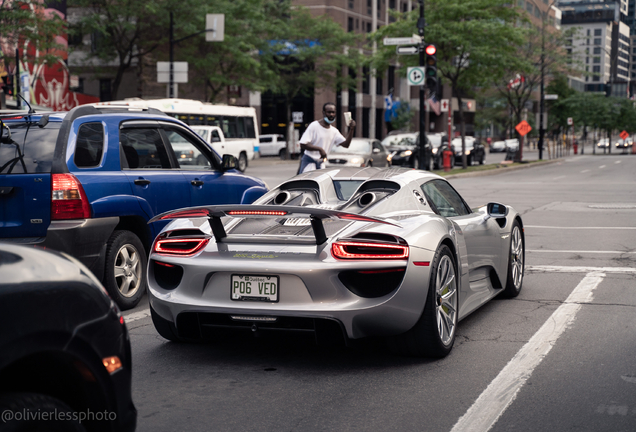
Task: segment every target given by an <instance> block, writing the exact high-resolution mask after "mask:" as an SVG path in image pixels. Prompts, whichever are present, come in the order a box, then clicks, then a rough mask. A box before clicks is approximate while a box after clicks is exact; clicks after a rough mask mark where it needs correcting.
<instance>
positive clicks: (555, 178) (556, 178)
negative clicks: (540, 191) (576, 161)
mask: <svg viewBox="0 0 636 432" xmlns="http://www.w3.org/2000/svg"><path fill="white" fill-rule="evenodd" d="M562 178H565V176H559V177H554V178H553V179H552V180H559V179H562Z"/></svg>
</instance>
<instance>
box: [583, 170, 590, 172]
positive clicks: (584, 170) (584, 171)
mask: <svg viewBox="0 0 636 432" xmlns="http://www.w3.org/2000/svg"><path fill="white" fill-rule="evenodd" d="M589 171H590V170H583V171H581V173H586V172H589Z"/></svg>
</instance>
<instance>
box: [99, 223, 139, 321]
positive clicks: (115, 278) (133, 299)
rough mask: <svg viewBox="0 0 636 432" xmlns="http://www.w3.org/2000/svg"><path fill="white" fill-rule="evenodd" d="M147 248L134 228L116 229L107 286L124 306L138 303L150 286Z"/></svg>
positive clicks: (109, 253) (109, 254)
mask: <svg viewBox="0 0 636 432" xmlns="http://www.w3.org/2000/svg"><path fill="white" fill-rule="evenodd" d="M146 261H147V259H146V250H145V249H144V246H143V244H142V243H141V240H139V238H138V237H137V236H136V235H135V234H133V233H132V232H130V231H115V232H114V233H113V235H112V236H110V239H109V240H108V243H107V246H106V268H105V269H104V287H105V288H106V291H108V293H109V294H110V296H111V297H112V299H113V300H114V301H115V303H117V306H119V308H120V309H121V310H127V309H132V308H134V307H135V306H137V303H139V301H140V300H141V297H142V296H143V295H144V292H145V290H146V273H145V269H146Z"/></svg>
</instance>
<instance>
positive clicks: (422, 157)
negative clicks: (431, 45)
mask: <svg viewBox="0 0 636 432" xmlns="http://www.w3.org/2000/svg"><path fill="white" fill-rule="evenodd" d="M419 2H420V18H419V19H418V20H417V30H418V34H419V36H420V66H421V67H424V65H425V58H424V27H425V26H426V24H425V21H424V0H419ZM425 86H426V80H424V82H423V83H422V85H421V86H420V148H419V158H418V160H419V163H420V166H419V168H420V169H427V168H428V165H429V163H428V162H429V161H428V160H427V157H426V151H425V148H426V124H425V121H424V98H425V94H424V93H425Z"/></svg>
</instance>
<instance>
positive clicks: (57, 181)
mask: <svg viewBox="0 0 636 432" xmlns="http://www.w3.org/2000/svg"><path fill="white" fill-rule="evenodd" d="M90 217H91V208H90V205H89V203H88V198H87V197H86V193H84V188H83V187H82V184H81V183H80V182H79V180H78V179H77V178H76V177H75V176H74V175H73V174H53V175H52V176H51V219H52V220H63V219H87V218H90Z"/></svg>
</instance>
